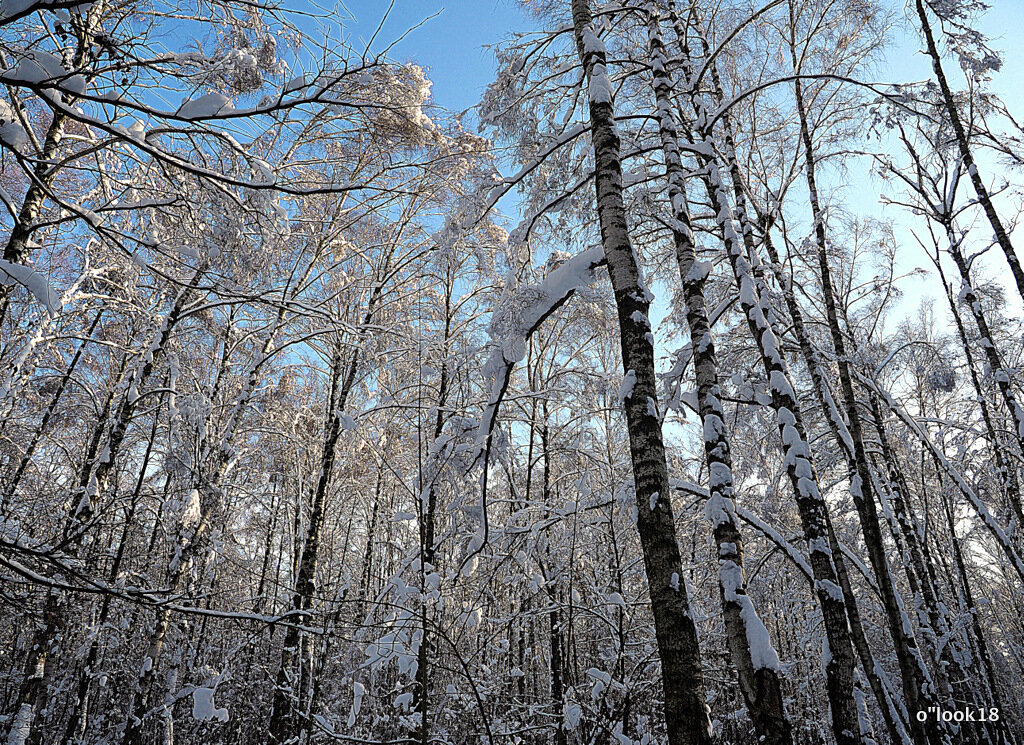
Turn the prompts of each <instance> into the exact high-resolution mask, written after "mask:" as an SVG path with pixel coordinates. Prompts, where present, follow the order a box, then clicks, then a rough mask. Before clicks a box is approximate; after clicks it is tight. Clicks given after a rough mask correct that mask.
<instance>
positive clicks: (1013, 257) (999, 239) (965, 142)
mask: <svg viewBox="0 0 1024 745" xmlns="http://www.w3.org/2000/svg"><path fill="white" fill-rule="evenodd" d="M914 8H915V9H916V10H917V17H918V20H919V21H920V23H921V32H922V33H923V34H924V40H925V47H926V50H927V52H928V57H929V58H930V59H931V63H932V70H933V71H934V72H935V79H936V81H937V82H938V84H939V91H940V92H941V93H942V101H943V103H944V104H945V108H946V114H947V116H949V123H950V125H951V126H952V128H953V135H954V137H955V139H956V145H957V149H958V150H959V151H960V158H961V159H962V160H963V163H964V165H965V166H966V167H967V173H968V174H969V175H970V178H971V185H972V186H974V191H975V193H976V194H977V195H978V201H979V202H980V203H981V208H982V210H983V211H984V212H985V217H986V218H988V222H989V224H990V225H991V226H992V233H993V235H994V237H995V239H996V243H998V244H999V247H1000V248H1001V249H1002V251H1003V255H1004V256H1005V257H1006V263H1007V264H1008V265H1009V267H1010V273H1011V274H1012V275H1013V281H1014V283H1015V284H1016V285H1017V292H1018V293H1020V297H1021V298H1022V299H1024V269H1021V265H1020V259H1018V258H1017V254H1016V252H1015V251H1014V249H1013V244H1012V243H1011V242H1010V234H1009V233H1007V232H1006V227H1005V226H1004V225H1003V221H1002V220H1001V219H1000V217H999V213H998V212H996V207H995V204H993V202H992V195H991V194H989V192H988V188H987V187H986V186H985V182H984V181H982V180H981V174H980V173H979V172H978V165H977V163H975V161H974V153H972V152H971V144H970V138H969V137H968V134H967V130H966V129H965V128H964V124H963V121H962V120H961V119H960V111H959V109H958V108H957V105H956V101H955V99H954V98H953V91H952V90H951V89H950V87H949V82H948V81H947V80H946V73H945V71H944V70H943V69H942V56H941V55H940V54H939V48H938V46H937V45H936V43H935V36H934V34H933V33H932V26H931V22H930V21H929V20H928V13H927V11H926V10H925V4H924V2H923V0H914ZM1019 434H1020V436H1024V432H1020V433H1019Z"/></svg>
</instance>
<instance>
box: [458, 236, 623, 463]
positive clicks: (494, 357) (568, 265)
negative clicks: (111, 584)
mask: <svg viewBox="0 0 1024 745" xmlns="http://www.w3.org/2000/svg"><path fill="white" fill-rule="evenodd" d="M604 263H605V257H604V249H602V248H601V246H592V247H590V248H588V249H586V250H585V251H581V252H580V253H578V254H576V255H575V256H573V257H572V258H570V259H569V260H567V261H566V262H564V263H563V264H561V265H560V266H558V267H557V268H555V269H553V270H552V271H551V272H550V273H549V274H548V275H547V277H545V278H544V279H543V280H542V281H541V282H538V283H537V284H533V285H529V286H527V287H524V288H522V289H520V290H518V291H517V292H515V294H514V295H513V296H512V297H510V298H509V299H508V300H506V301H505V302H504V303H503V304H502V306H501V307H499V308H498V309H497V310H495V312H494V316H493V317H492V319H491V326H490V329H489V331H490V334H491V338H492V340H493V341H492V347H493V351H492V352H491V355H490V357H489V358H488V360H487V362H486V363H484V367H483V372H484V375H485V376H486V377H487V378H488V379H489V380H490V381H491V383H490V386H489V388H490V394H489V396H488V399H487V403H486V405H485V406H484V410H483V413H482V414H481V416H480V426H479V427H478V429H477V440H476V448H477V452H476V456H475V457H474V458H473V459H472V461H471V462H472V463H475V462H476V461H477V459H479V457H480V455H481V454H482V453H483V451H484V447H485V445H486V443H487V441H488V440H489V439H490V436H491V433H492V432H493V431H494V425H495V424H496V422H497V418H498V409H499V408H500V407H501V402H502V399H503V398H504V397H505V391H506V390H507V389H508V384H509V380H510V379H511V377H512V370H513V369H514V368H515V366H516V364H517V363H518V362H519V361H520V360H522V359H523V357H525V356H526V342H527V341H528V340H529V338H530V336H531V335H532V334H533V332H534V331H536V330H537V329H538V328H540V325H541V324H542V323H544V321H545V320H547V318H548V317H549V316H550V315H551V314H552V313H554V312H555V311H556V310H558V309H559V308H561V307H562V306H563V305H564V304H565V303H566V301H568V300H569V298H570V297H572V296H573V294H574V293H575V292H576V291H577V290H580V289H582V288H584V287H587V286H589V285H591V284H593V282H594V280H595V279H596V270H597V268H598V267H599V266H603V265H604Z"/></svg>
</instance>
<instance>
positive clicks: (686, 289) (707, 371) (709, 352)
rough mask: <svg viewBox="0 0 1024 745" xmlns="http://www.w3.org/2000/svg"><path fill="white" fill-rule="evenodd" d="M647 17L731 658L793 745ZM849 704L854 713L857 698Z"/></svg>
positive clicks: (653, 27) (654, 35)
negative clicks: (753, 577)
mask: <svg viewBox="0 0 1024 745" xmlns="http://www.w3.org/2000/svg"><path fill="white" fill-rule="evenodd" d="M647 13H648V30H649V33H648V40H649V45H650V56H651V65H652V69H653V74H654V79H653V82H654V93H655V99H656V105H657V117H658V123H659V129H660V134H661V144H662V151H663V152H664V157H665V171H666V177H667V180H668V196H669V201H670V203H671V205H672V207H673V217H674V218H675V228H674V230H673V238H674V242H675V249H676V262H677V263H678V265H679V274H680V277H681V279H682V283H683V294H684V296H685V300H686V322H687V324H688V326H689V328H690V346H691V348H692V350H693V364H694V370H695V374H696V380H697V408H698V413H699V415H700V420H701V424H702V427H703V433H704V437H703V439H704V456H705V459H706V461H707V465H708V472H709V491H710V496H709V499H708V502H707V507H706V511H707V516H708V519H709V520H710V522H711V525H712V529H713V532H714V537H715V545H716V547H717V550H718V566H719V570H718V587H719V593H720V595H721V601H722V609H723V613H724V617H725V626H726V635H727V640H728V648H729V654H730V658H731V660H732V663H733V665H734V666H735V667H736V672H737V675H738V677H739V685H740V691H741V693H742V695H743V700H744V703H745V704H746V707H747V711H748V712H749V713H750V717H751V720H752V721H753V723H754V729H755V731H756V732H757V734H758V737H759V738H760V740H761V741H762V742H764V743H776V744H782V743H790V742H792V728H791V726H790V724H789V721H788V720H787V719H786V715H785V711H784V709H783V704H782V690H781V686H780V684H779V659H778V655H777V654H776V653H775V650H774V649H773V648H772V646H771V640H770V637H769V635H768V630H767V629H766V628H765V626H764V624H763V623H762V621H761V619H760V618H759V617H758V615H757V611H756V610H755V608H754V605H753V602H752V601H751V599H750V596H749V595H748V593H747V586H746V576H745V569H744V563H743V540H742V536H741V534H740V531H739V526H738V525H737V519H736V513H735V509H734V503H733V500H734V495H735V487H734V484H733V475H732V454H731V452H730V446H729V432H728V429H727V427H726V423H725V421H726V416H725V409H724V408H723V407H722V402H721V399H720V396H721V395H722V391H721V388H720V386H719V382H718V359H717V355H716V353H715V345H714V337H713V334H712V332H711V322H710V320H709V319H708V312H707V302H706V300H705V297H704V280H705V279H706V277H707V269H710V267H705V265H704V264H703V263H702V262H698V260H697V253H696V250H695V246H694V240H693V229H692V227H691V224H690V214H689V209H688V207H687V197H686V192H685V174H684V171H683V164H682V160H681V158H680V151H679V137H678V133H677V129H676V124H675V119H674V117H673V114H672V83H671V81H670V79H669V77H668V72H667V67H668V56H667V54H666V52H665V45H664V43H663V42H662V39H661V29H660V19H659V15H658V9H657V6H656V5H655V4H654V3H650V4H649V5H648V7H647ZM679 582H680V579H679V578H678V577H677V578H676V583H677V584H678V583H679ZM839 613H840V616H839V617H840V618H842V619H843V626H844V627H845V617H844V615H843V612H842V609H841V608H840V609H839ZM847 646H849V644H847ZM851 661H852V658H851ZM851 672H852V671H851ZM849 703H850V705H851V706H852V705H853V696H852V692H851V695H850V696H849ZM853 713H854V718H853V720H852V722H853V723H854V724H855V723H856V711H854V712H853ZM846 729H850V731H851V732H852V731H855V729H852V728H849V727H844V728H843V730H842V731H845V730H846ZM837 731H840V730H837ZM840 742H844V741H842V740H840ZM850 742H855V741H850Z"/></svg>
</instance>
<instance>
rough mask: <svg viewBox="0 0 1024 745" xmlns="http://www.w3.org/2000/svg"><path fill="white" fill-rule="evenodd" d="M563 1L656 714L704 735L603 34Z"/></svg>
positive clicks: (688, 737) (692, 629) (679, 737)
mask: <svg viewBox="0 0 1024 745" xmlns="http://www.w3.org/2000/svg"><path fill="white" fill-rule="evenodd" d="M571 1H572V20H573V30H574V34H575V37H576V44H577V50H578V53H579V57H580V60H581V62H582V63H583V69H584V71H585V74H586V78H587V87H588V92H589V108H590V126H591V141H592V144H593V149H594V163H595V168H594V182H595V188H596V196H597V210H598V217H599V220H600V224H601V241H602V245H603V247H604V252H605V257H606V259H607V262H608V270H609V274H610V275H611V281H612V288H613V290H614V293H615V304H616V308H617V311H618V320H619V333H620V336H621V347H622V366H623V370H624V371H625V374H626V375H627V376H633V377H634V378H635V383H634V385H633V390H632V391H631V395H629V396H627V397H626V399H625V401H624V402H623V404H624V406H625V409H626V421H627V425H628V428H629V444H630V456H631V459H632V463H633V481H634V484H635V489H636V500H637V528H638V531H639V533H640V543H641V548H642V551H643V555H644V568H645V570H646V573H647V583H648V588H649V591H650V596H651V610H652V611H653V615H654V629H655V638H656V641H657V646H658V654H659V658H660V660H661V671H662V685H663V690H664V696H665V721H666V725H667V730H668V739H669V743H670V745H693V744H696V743H701V745H704V744H707V743H710V742H711V728H710V723H709V721H708V712H707V709H706V707H705V704H704V673H703V670H702V668H701V660H700V649H699V647H698V643H697V629H696V626H695V625H694V622H693V619H692V617H691V616H690V608H689V599H688V598H687V595H686V589H685V584H684V583H683V582H681V581H680V578H681V577H682V562H681V558H680V555H679V545H678V544H677V543H676V532H675V520H674V518H673V515H672V504H671V501H670V492H669V483H668V464H667V461H666V458H665V445H664V442H663V440H662V433H661V422H660V421H659V419H658V411H657V401H658V398H657V388H656V381H655V375H654V346H653V337H652V335H651V333H650V331H651V325H650V318H649V316H650V295H649V292H648V290H647V288H646V287H645V286H644V285H643V281H642V279H641V275H640V267H639V265H638V263H637V258H636V254H635V253H634V252H633V246H632V243H631V241H630V237H629V228H628V225H627V223H626V210H625V205H624V204H623V199H622V163H621V159H620V158H621V156H620V149H619V135H618V131H617V129H616V126H615V113H614V97H613V93H612V91H613V89H612V84H611V80H610V79H609V77H608V72H607V57H606V53H605V48H604V44H603V42H602V41H601V40H600V39H599V38H598V37H597V34H596V33H595V32H594V27H593V23H592V16H591V12H590V3H589V0H571Z"/></svg>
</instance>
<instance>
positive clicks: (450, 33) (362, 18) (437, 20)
mask: <svg viewBox="0 0 1024 745" xmlns="http://www.w3.org/2000/svg"><path fill="white" fill-rule="evenodd" d="M388 5H389V3H388V2H386V1H385V0H347V1H346V2H345V6H344V7H345V8H347V10H348V11H349V13H350V15H351V16H352V17H353V18H354V21H349V22H346V24H345V29H346V35H347V36H349V38H350V40H351V41H352V42H354V43H357V42H358V41H359V40H360V39H362V40H364V41H365V39H367V38H369V37H370V36H371V35H372V34H373V33H374V31H375V30H376V28H377V25H378V24H379V23H380V20H381V18H382V16H383V15H384V14H385V13H386V12H387V10H388ZM888 7H889V8H890V9H891V10H893V11H894V12H895V13H896V18H897V21H898V20H900V17H901V15H902V13H903V12H904V8H903V5H902V2H900V0H892V2H889V3H888ZM428 19H429V20H428ZM911 20H912V21H916V18H912V19H911ZM418 24H422V25H419V27H418V28H415V29H413V27H414V26H417V25H418ZM534 27H535V22H534V21H532V20H531V19H528V18H527V17H526V16H525V15H524V14H523V13H522V12H521V11H520V10H519V8H518V2H517V0H395V3H394V7H393V9H392V10H391V13H390V15H389V17H388V20H387V21H386V23H385V24H384V27H383V29H382V31H381V33H380V34H379V35H378V37H377V40H376V42H375V44H374V48H375V49H376V50H378V51H379V50H380V49H381V48H383V46H384V45H387V44H390V43H391V42H392V41H394V40H395V39H397V38H399V37H401V36H402V35H403V34H406V32H409V33H408V35H407V36H405V38H403V39H402V40H401V41H400V42H399V43H398V44H397V45H396V46H395V47H394V48H393V49H392V51H391V56H392V57H393V58H395V59H398V60H400V61H410V62H416V63H418V64H420V65H422V66H423V67H425V68H427V71H428V75H429V77H430V79H431V80H432V81H433V83H434V85H433V89H432V91H433V96H434V101H435V103H437V104H439V105H440V106H442V107H444V108H446V109H448V110H451V111H455V112H459V111H463V110H465V109H469V108H471V107H473V106H474V105H475V104H476V103H477V102H478V101H479V100H480V97H481V95H482V94H483V92H484V89H485V88H486V87H487V85H488V83H489V82H490V81H491V80H492V78H493V76H494V72H495V64H494V59H493V55H492V53H491V51H490V50H488V49H487V48H486V47H487V46H488V45H494V44H497V43H499V42H501V41H503V40H504V39H506V38H508V37H509V36H510V35H511V34H512V33H513V32H515V31H525V30H530V29H533V28H534ZM904 28H905V27H904ZM979 28H980V30H981V31H982V32H983V33H984V34H986V35H987V36H989V37H990V39H991V45H992V47H993V48H995V49H997V50H1000V51H1001V52H1003V61H1004V67H1003V69H1002V71H1000V72H999V73H997V74H996V75H995V78H994V80H993V83H992V85H991V89H992V90H993V91H995V92H996V93H998V94H999V95H1000V96H1001V97H1002V98H1003V100H1004V101H1005V102H1006V103H1007V105H1008V106H1009V108H1010V111H1011V112H1013V113H1014V114H1015V115H1016V116H1017V117H1018V120H1024V55H1020V54H1018V53H1017V50H1019V49H1021V48H1022V47H1024V0H992V7H991V8H990V9H989V10H987V11H986V12H985V13H984V14H983V15H982V16H981V18H980V19H979ZM410 29H412V30H410ZM921 45H922V42H921V41H920V39H919V38H918V36H917V34H916V33H913V32H912V31H911V32H909V33H901V31H900V30H899V29H897V31H896V33H895V34H894V36H893V44H892V46H891V47H890V48H889V49H888V50H887V51H886V60H885V63H884V64H882V65H880V66H879V69H877V70H876V71H875V72H876V75H877V79H878V80H879V82H883V81H885V80H893V81H900V82H909V81H914V80H923V79H926V78H929V77H930V76H931V68H930V64H929V63H928V60H927V58H926V57H925V55H924V54H922V53H921V52H920V49H921ZM945 67H946V72H947V75H948V76H949V77H950V79H951V80H952V81H953V85H954V86H957V87H959V86H960V85H961V84H962V77H961V76H960V73H959V70H958V68H957V65H956V62H955V61H954V60H952V59H948V60H947V61H946V64H945ZM849 165H850V168H849V170H848V171H846V172H845V174H839V173H833V174H826V183H825V186H826V190H827V191H830V192H832V193H833V195H834V196H835V197H836V198H837V199H839V200H841V201H845V202H846V204H847V206H848V207H849V208H851V209H852V210H853V211H855V212H857V213H858V214H861V215H864V216H872V217H878V218H883V219H884V218H892V219H895V220H896V221H897V230H898V232H900V233H902V235H901V236H900V238H901V250H900V262H899V263H900V264H901V266H902V268H903V269H910V268H912V267H914V266H926V267H928V266H930V264H928V260H927V258H926V257H925V256H924V255H923V254H921V253H920V250H919V249H917V247H916V245H915V244H914V242H913V241H912V240H910V236H909V235H908V234H907V233H906V232H904V231H902V230H901V229H900V223H901V217H903V216H902V215H901V214H899V212H898V211H897V210H892V209H883V208H882V206H881V205H880V204H879V203H878V194H879V192H881V191H884V190H886V189H889V190H890V191H891V190H892V188H893V187H892V186H891V185H883V184H882V183H881V182H879V181H878V180H877V179H875V178H873V177H871V176H870V175H869V174H868V168H867V166H868V165H869V164H868V163H867V162H866V161H865V162H861V163H851V164H849ZM985 165H987V166H988V167H989V169H992V170H994V171H995V172H998V166H997V164H996V163H994V162H992V161H991V160H989V162H988V163H987V164H985ZM501 208H502V209H503V210H504V211H506V212H509V211H514V210H515V208H516V205H515V203H514V200H511V201H510V200H505V201H503V202H502V204H501ZM1017 234H1018V235H1019V234H1020V231H1019V230H1018V231H1017ZM1015 237H1016V236H1015ZM1017 242H1019V238H1018V239H1017ZM987 263H989V262H987ZM990 263H991V266H990V271H993V272H994V273H998V271H999V269H1000V268H1001V264H1000V260H999V259H998V257H996V258H995V259H994V260H992V261H991V262H990ZM905 289H907V290H908V292H907V296H906V300H905V305H916V303H917V302H920V299H921V297H922V296H923V295H928V294H933V291H935V290H937V287H933V286H931V284H930V283H915V284H914V286H911V287H907V288H905ZM1011 297H1013V294H1012V293H1011Z"/></svg>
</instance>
